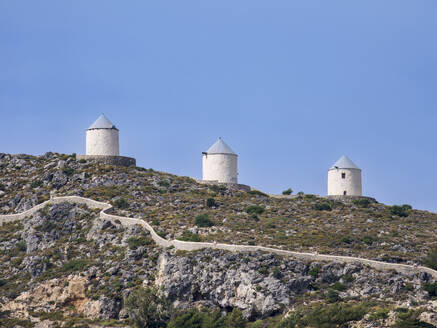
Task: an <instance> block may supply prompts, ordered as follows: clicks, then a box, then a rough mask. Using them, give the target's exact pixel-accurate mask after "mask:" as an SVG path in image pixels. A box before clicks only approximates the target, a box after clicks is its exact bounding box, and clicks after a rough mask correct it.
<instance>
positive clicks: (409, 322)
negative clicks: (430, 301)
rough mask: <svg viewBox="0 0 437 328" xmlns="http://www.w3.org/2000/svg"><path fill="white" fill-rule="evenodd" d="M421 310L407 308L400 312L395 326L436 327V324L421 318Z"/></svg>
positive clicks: (400, 327) (410, 327)
mask: <svg viewBox="0 0 437 328" xmlns="http://www.w3.org/2000/svg"><path fill="white" fill-rule="evenodd" d="M419 315H420V311H414V310H407V311H402V312H399V315H398V320H397V321H396V323H395V324H394V326H393V327H395V328H415V327H417V328H420V327H424V328H435V326H434V325H431V324H429V323H426V322H423V321H420V320H419Z"/></svg>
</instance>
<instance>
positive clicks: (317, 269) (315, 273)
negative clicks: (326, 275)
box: [308, 265, 321, 278]
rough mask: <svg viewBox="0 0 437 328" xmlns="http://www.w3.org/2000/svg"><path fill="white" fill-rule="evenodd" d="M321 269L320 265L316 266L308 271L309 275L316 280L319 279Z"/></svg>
mask: <svg viewBox="0 0 437 328" xmlns="http://www.w3.org/2000/svg"><path fill="white" fill-rule="evenodd" d="M320 269H321V268H320V265H316V266H314V267H312V268H311V269H310V270H309V271H308V274H309V275H310V276H312V277H314V278H317V277H318V276H319V273H320Z"/></svg>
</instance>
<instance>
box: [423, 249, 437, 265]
mask: <svg viewBox="0 0 437 328" xmlns="http://www.w3.org/2000/svg"><path fill="white" fill-rule="evenodd" d="M423 264H424V265H426V266H427V267H429V268H431V269H434V270H437V247H435V248H433V249H432V250H431V251H430V252H429V253H428V255H427V256H426V257H425V259H424V260H423Z"/></svg>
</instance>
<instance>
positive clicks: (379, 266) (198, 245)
mask: <svg viewBox="0 0 437 328" xmlns="http://www.w3.org/2000/svg"><path fill="white" fill-rule="evenodd" d="M63 202H71V203H75V204H83V205H87V206H88V207H90V208H93V209H94V208H99V209H101V210H102V211H101V212H100V218H101V219H106V220H110V221H119V222H120V223H121V224H122V225H124V226H129V225H136V224H138V225H141V226H142V227H144V228H145V229H146V230H148V231H149V232H150V234H151V237H152V239H153V240H154V241H155V242H156V243H157V244H158V245H159V246H161V247H165V248H167V247H171V246H173V247H174V248H176V249H178V250H184V251H195V250H199V249H203V248H213V249H222V250H226V251H231V252H254V251H262V252H269V253H273V254H277V255H280V256H290V257H294V258H298V259H301V260H307V261H323V262H337V263H357V262H358V263H362V264H364V265H368V266H370V267H372V268H374V269H376V270H381V271H388V270H395V271H397V272H400V273H404V274H415V273H420V272H426V273H428V274H430V275H431V276H432V277H433V278H434V279H437V271H436V270H433V269H430V268H427V267H423V266H413V265H406V264H396V263H386V262H379V261H374V260H368V259H363V258H358V257H350V256H337V255H324V254H313V253H299V252H293V251H287V250H281V249H276V248H270V247H264V246H249V245H230V244H221V243H215V242H214V243H204V242H188V241H182V240H166V239H164V238H162V237H161V236H159V235H158V234H157V233H156V231H155V230H154V229H153V228H152V227H151V226H150V225H149V224H148V223H147V222H146V221H144V220H142V219H135V218H127V217H122V216H117V215H112V214H108V213H106V211H107V210H109V209H112V205H110V204H107V203H102V202H98V201H95V200H92V199H88V198H82V197H79V196H65V197H56V198H52V199H50V200H48V201H46V202H44V203H41V204H39V205H37V206H35V207H33V208H31V209H30V210H28V211H25V212H23V213H19V214H10V215H0V225H1V224H3V223H6V222H14V221H20V220H23V219H25V218H26V217H29V216H30V215H32V214H34V213H35V212H37V211H38V210H40V209H42V208H44V207H45V206H47V205H52V204H59V203H63Z"/></svg>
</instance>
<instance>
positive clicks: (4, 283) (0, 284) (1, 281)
mask: <svg viewBox="0 0 437 328" xmlns="http://www.w3.org/2000/svg"><path fill="white" fill-rule="evenodd" d="M4 285H6V280H3V279H0V287H1V286H4Z"/></svg>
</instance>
